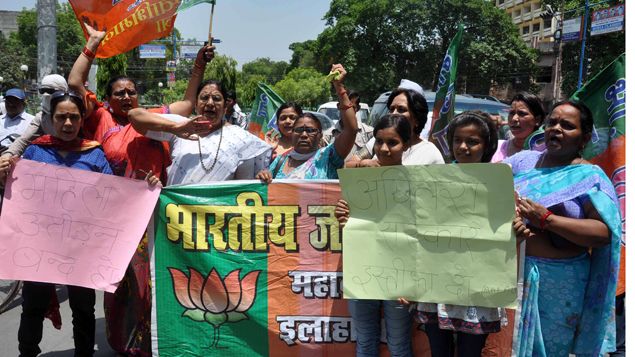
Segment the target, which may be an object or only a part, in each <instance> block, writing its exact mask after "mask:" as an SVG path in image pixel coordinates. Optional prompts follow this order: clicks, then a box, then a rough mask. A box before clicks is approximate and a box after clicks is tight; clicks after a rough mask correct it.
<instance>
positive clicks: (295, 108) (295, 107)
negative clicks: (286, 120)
mask: <svg viewBox="0 0 635 357" xmlns="http://www.w3.org/2000/svg"><path fill="white" fill-rule="evenodd" d="M287 108H293V111H294V112H295V113H296V114H297V115H298V116H302V114H304V112H303V111H302V107H301V106H300V104H298V103H296V102H286V103H282V105H281V106H280V107H279V108H278V110H276V123H277V122H278V118H279V117H280V113H282V111H283V110H285V109H287Z"/></svg>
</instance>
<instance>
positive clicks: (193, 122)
mask: <svg viewBox="0 0 635 357" xmlns="http://www.w3.org/2000/svg"><path fill="white" fill-rule="evenodd" d="M197 98H198V100H197V103H196V113H197V116H196V117H194V118H191V119H190V118H186V117H182V116H178V115H170V114H164V115H160V114H156V113H152V112H149V111H147V110H145V109H141V108H137V109H131V110H130V111H129V112H128V119H129V120H130V123H131V124H132V125H133V126H134V128H135V129H136V130H137V131H138V132H139V133H141V134H143V135H145V136H146V137H148V138H151V139H154V140H161V141H164V142H167V143H168V145H169V148H170V156H171V159H172V165H171V166H170V167H169V168H168V180H167V183H168V185H185V184H199V183H208V182H213V181H224V180H231V179H236V180H240V179H253V178H254V177H255V176H256V173H257V172H258V171H260V170H261V169H262V168H264V167H266V165H267V163H268V162H269V157H270V155H271V146H269V145H267V143H265V142H264V141H262V140H260V139H258V138H257V137H256V136H254V135H252V134H251V133H249V132H247V131H245V130H243V129H242V128H240V127H238V126H236V125H223V117H224V115H225V105H226V101H225V89H224V88H223V86H222V85H221V84H220V83H219V82H217V81H206V82H204V83H203V84H201V85H200V87H199V90H198V93H197Z"/></svg>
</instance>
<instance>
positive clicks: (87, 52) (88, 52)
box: [82, 46, 96, 60]
mask: <svg viewBox="0 0 635 357" xmlns="http://www.w3.org/2000/svg"><path fill="white" fill-rule="evenodd" d="M82 54H83V55H84V56H86V57H88V59H91V60H92V59H95V56H96V55H95V53H94V52H93V51H91V50H90V49H89V48H88V47H86V46H84V49H83V50H82Z"/></svg>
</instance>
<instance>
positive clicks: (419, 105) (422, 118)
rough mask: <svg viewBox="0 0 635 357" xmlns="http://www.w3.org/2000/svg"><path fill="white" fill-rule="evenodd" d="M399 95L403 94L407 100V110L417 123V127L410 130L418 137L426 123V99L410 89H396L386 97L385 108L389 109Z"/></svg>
mask: <svg viewBox="0 0 635 357" xmlns="http://www.w3.org/2000/svg"><path fill="white" fill-rule="evenodd" d="M400 94H404V95H405V96H406V99H407V100H408V109H410V112H411V113H412V115H414V118H413V119H415V122H416V123H417V125H416V126H415V127H414V128H412V131H413V132H414V133H415V134H416V135H417V136H419V134H421V131H423V127H425V126H426V122H427V121H428V102H426V98H425V97H424V96H423V95H421V94H420V93H418V92H416V91H414V90H412V89H405V88H397V89H395V90H393V91H392V93H390V96H389V97H388V103H387V106H388V107H389V108H390V105H391V104H392V101H393V100H394V99H395V98H396V97H397V96H398V95H400Z"/></svg>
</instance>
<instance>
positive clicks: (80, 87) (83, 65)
mask: <svg viewBox="0 0 635 357" xmlns="http://www.w3.org/2000/svg"><path fill="white" fill-rule="evenodd" d="M84 26H85V27H86V32H88V41H86V46H85V47H84V50H83V51H82V53H80V54H79V56H78V57H77V60H75V64H73V69H71V73H69V74H68V87H69V88H70V89H71V90H72V91H74V92H75V93H77V94H79V95H80V96H81V97H82V98H84V97H85V96H86V88H84V83H85V82H86V79H88V72H90V66H91V65H92V64H93V61H94V60H95V54H96V53H97V48H98V47H99V44H100V43H101V40H103V39H104V37H105V36H106V31H98V30H96V29H95V28H94V27H92V26H91V25H89V24H87V23H84ZM85 104H86V116H89V115H90V114H91V113H92V112H93V110H94V109H95V108H94V103H93V102H92V101H88V103H85Z"/></svg>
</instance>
